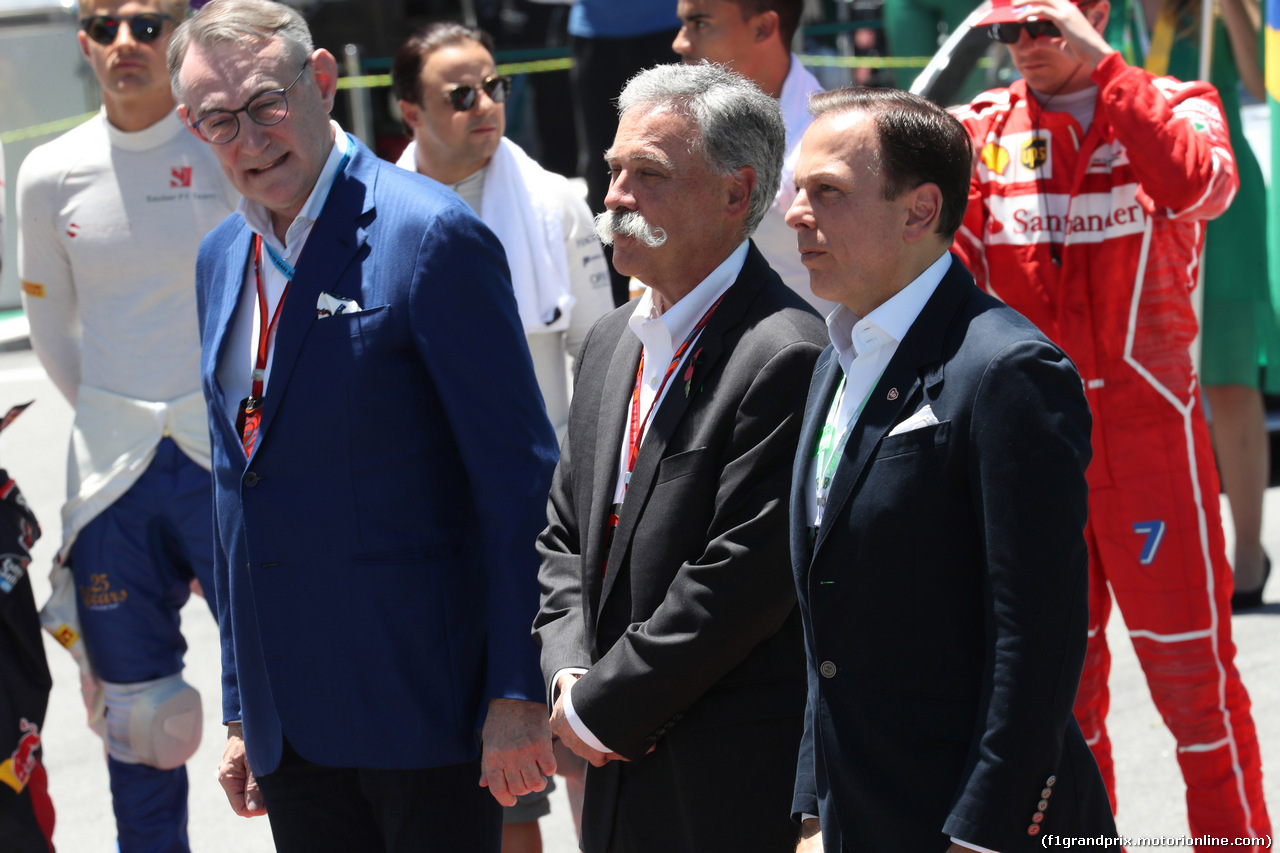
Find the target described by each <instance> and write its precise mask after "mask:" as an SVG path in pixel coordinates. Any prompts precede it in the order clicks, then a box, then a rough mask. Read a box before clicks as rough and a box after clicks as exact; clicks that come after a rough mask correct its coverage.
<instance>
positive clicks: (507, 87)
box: [444, 74, 511, 113]
mask: <svg viewBox="0 0 1280 853" xmlns="http://www.w3.org/2000/svg"><path fill="white" fill-rule="evenodd" d="M481 89H483V90H484V93H485V94H486V95H488V96H489V97H490V98H491V99H492V100H493V102H494V103H495V104H501V103H503V102H504V101H506V99H507V93H508V92H510V91H511V78H509V77H499V76H497V75H496V74H495V75H494V76H492V77H486V78H485V80H484V82H483V83H477V84H476V85H474V86H467V85H465V84H464V85H461V86H454V87H453V88H452V89H450V90H449V91H448V92H446V93H445V95H444V96H445V99H446V100H448V101H449V103H450V104H451V105H452V106H453V108H454V109H455V110H457V111H458V112H460V113H465V112H466V111H467V110H469V109H471V108H472V107H474V106H475V105H476V101H477V100H478V99H479V97H480V96H479V95H477V94H476V93H477V92H479V91H480V90H481Z"/></svg>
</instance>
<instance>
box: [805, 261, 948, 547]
mask: <svg viewBox="0 0 1280 853" xmlns="http://www.w3.org/2000/svg"><path fill="white" fill-rule="evenodd" d="M950 267H951V255H950V253H947V252H944V253H943V254H942V257H940V258H938V260H936V261H934V262H933V264H931V265H930V266H929V268H928V269H926V270H925V271H924V272H922V273H921V274H920V275H919V276H917V277H916V279H915V281H913V282H911V283H910V284H908V285H907V286H906V287H904V288H902V290H899V291H898V292H897V293H895V294H894V295H893V296H891V297H890V298H889V299H888V300H886V301H885V302H884V303H882V304H881V305H880V306H879V307H877V308H875V309H874V310H872V311H871V313H869V314H867V316H865V317H859V316H858V315H857V314H854V313H853V312H852V311H850V310H849V309H848V308H846V307H844V306H843V305H840V306H838V307H837V308H836V309H835V310H834V311H832V312H831V314H830V316H828V317H827V333H828V334H829V335H830V336H831V344H832V346H834V347H835V349H836V357H837V358H838V360H839V362H840V369H841V370H843V371H844V375H845V381H844V392H843V393H842V394H839V395H838V396H837V399H836V400H835V401H834V402H835V406H834V408H835V416H834V418H833V417H831V414H830V413H828V416H827V422H828V423H829V424H830V425H831V426H832V428H833V430H834V432H833V433H832V436H831V444H832V447H834V448H839V449H840V450H841V451H843V449H844V448H843V442H844V439H845V437H846V436H847V435H848V433H849V430H850V429H852V428H853V425H854V424H855V423H856V422H857V420H858V415H859V414H861V413H862V408H863V406H864V405H865V404H866V402H867V399H868V397H869V396H870V395H871V392H872V391H873V390H875V386H876V383H877V382H878V381H879V380H880V375H881V374H882V373H884V369H885V368H886V367H888V366H889V361H890V360H891V359H892V358H893V354H894V353H896V352H897V351H898V344H899V343H901V342H902V339H903V337H904V336H905V335H906V334H907V330H908V329H910V328H911V324H912V323H914V322H915V321H916V318H917V317H919V316H920V311H921V310H922V309H923V308H924V306H925V303H926V302H928V301H929V297H930V296H932V295H933V292H934V291H935V290H936V289H937V288H938V283H939V282H940V281H942V277H943V276H944V275H946V272H947V270H948V269H950ZM820 464H821V463H820V461H819V458H818V454H817V453H816V452H815V453H814V457H813V462H812V464H811V465H810V466H809V484H810V486H809V488H806V489H805V496H804V498H805V514H806V518H807V521H808V524H809V526H810V527H817V526H818V525H820V524H821V523H822V506H821V501H820V498H825V492H826V490H825V489H821V486H820V481H819V477H820V476H821V473H822V472H821V471H820V470H819V465H820ZM838 464H839V461H838V459H837V460H836V462H835V463H834V464H833V465H832V466H830V467H832V469H834V468H835V467H836V466H837V465H838ZM829 485H830V484H828V486H829ZM820 491H822V492H823V494H821V495H820V494H819V492H820Z"/></svg>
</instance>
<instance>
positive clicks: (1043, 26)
mask: <svg viewBox="0 0 1280 853" xmlns="http://www.w3.org/2000/svg"><path fill="white" fill-rule="evenodd" d="M1092 5H1093V3H1080V4H1079V5H1078V7H1077V8H1079V9H1087V8H1089V7H1090V6H1092ZM1024 29H1025V30H1026V31H1027V35H1028V36H1030V37H1031V40H1032V41H1035V40H1036V39H1038V38H1040V37H1041V36H1047V37H1048V38H1051V39H1056V38H1061V37H1062V30H1060V29H1058V25H1057V24H1055V23H1054V22H1053V21H1049V20H1043V19H1042V20H1039V21H1010V22H1007V23H1003V24H992V25H991V26H990V27H988V28H987V36H988V37H989V38H990V39H991V40H993V41H998V42H1000V43H1001V44H1017V43H1018V39H1020V38H1022V31H1023V30H1024Z"/></svg>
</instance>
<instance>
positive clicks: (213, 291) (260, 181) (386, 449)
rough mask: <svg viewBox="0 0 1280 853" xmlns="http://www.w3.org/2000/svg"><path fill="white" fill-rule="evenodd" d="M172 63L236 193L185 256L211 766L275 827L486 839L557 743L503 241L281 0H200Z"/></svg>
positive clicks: (328, 840)
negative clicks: (342, 85) (337, 102)
mask: <svg viewBox="0 0 1280 853" xmlns="http://www.w3.org/2000/svg"><path fill="white" fill-rule="evenodd" d="M169 68H170V72H171V77H172V82H173V86H174V93H175V96H176V98H177V100H178V103H179V107H178V113H179V115H180V116H181V117H182V119H183V120H184V121H185V122H186V123H187V125H188V127H189V128H190V130H191V133H192V134H193V136H195V137H198V138H200V139H202V140H204V142H205V143H207V144H208V145H209V147H210V148H211V150H212V151H213V152H214V153H215V155H216V156H217V158H218V160H219V162H220V163H221V164H222V167H223V169H224V171H225V172H226V174H227V175H228V177H230V179H231V180H232V182H233V183H234V184H235V185H236V187H237V188H238V189H240V190H241V192H242V193H243V196H244V200H243V201H242V203H241V205H240V208H239V210H238V214H237V215H235V216H232V217H230V218H228V219H227V220H226V221H225V222H223V223H222V224H221V225H219V226H218V227H217V228H216V229H215V230H214V231H213V232H212V233H211V234H210V235H209V237H208V238H207V239H206V240H205V242H204V244H203V246H202V247H201V251H200V256H199V260H198V265H197V270H196V289H197V294H198V299H199V305H200V329H201V339H202V342H203V344H204V351H203V363H202V374H203V381H204V389H205V394H206V397H207V399H208V402H209V431H210V433H211V438H212V445H213V459H214V466H213V468H214V513H213V520H214V529H215V531H216V535H215V541H214V576H215V579H216V585H217V593H218V594H217V600H218V617H219V618H218V622H219V630H220V633H221V640H222V653H223V717H222V719H223V721H224V722H225V723H227V735H228V737H227V743H226V747H225V750H224V753H223V760H222V763H221V765H220V767H219V780H220V782H221V784H222V786H223V788H224V790H225V791H226V794H227V798H228V800H229V801H230V804H231V807H232V809H233V810H235V811H236V812H237V813H238V814H241V815H245V816H251V815H260V814H262V813H263V812H264V811H265V813H266V814H267V815H268V816H269V819H270V821H271V829H272V834H273V836H274V838H275V843H276V846H277V849H279V850H281V851H299V853H324V851H335V853H336V851H343V853H346V851H356V850H359V851H371V850H380V851H421V850H466V851H490V853H496V851H497V850H498V849H499V846H500V843H501V821H502V815H501V810H500V808H499V803H501V804H503V805H510V804H512V803H514V802H515V797H516V796H517V795H520V794H524V793H527V792H528V791H530V790H534V789H538V788H542V787H543V786H544V785H545V777H544V774H546V773H552V772H554V770H555V761H554V759H553V758H552V754H551V738H550V733H549V729H548V725H547V716H546V706H545V704H544V702H543V700H542V691H541V684H540V681H539V678H538V650H537V647H536V645H535V644H534V642H533V640H532V638H531V637H530V636H529V625H530V624H531V622H532V620H533V616H534V613H535V612H536V610H537V596H538V589H537V563H538V558H537V554H536V551H535V550H534V541H535V539H536V537H537V531H538V530H539V529H540V527H541V519H543V518H545V515H544V513H545V505H546V495H547V491H548V489H549V486H550V477H551V470H552V467H553V465H554V461H555V458H556V447H555V434H554V432H553V430H552V429H551V425H550V423H549V422H548V421H547V417H546V414H545V411H544V409H543V405H542V400H541V398H540V397H539V395H538V389H537V383H536V380H535V378H534V372H533V365H532V362H531V360H530V358H529V351H528V348H527V347H526V345H525V342H524V336H523V334H522V330H521V324H520V319H519V314H518V311H517V306H516V300H515V299H514V298H513V296H512V290H511V281H510V276H509V274H508V271H507V264H506V261H505V259H504V256H503V251H502V247H501V246H500V245H499V244H498V241H497V240H496V239H495V238H494V236H493V234H492V233H491V232H490V231H489V230H488V229H487V228H486V227H485V226H484V225H483V224H482V223H481V222H480V221H479V220H478V219H477V218H476V217H475V215H474V214H472V212H471V211H470V210H469V209H468V208H467V207H466V205H465V204H463V202H462V201H461V200H460V199H459V198H458V197H457V196H456V195H455V194H454V193H452V192H449V191H447V190H446V189H445V188H444V187H442V186H441V185H440V184H438V183H436V182H434V181H430V180H428V179H426V178H424V177H422V176H419V175H415V174H412V173H410V172H408V171H406V170H404V169H398V168H396V167H394V166H393V165H391V164H390V163H385V162H383V161H381V160H379V159H378V158H377V157H376V156H375V155H374V154H373V152H371V151H370V150H369V149H368V148H366V147H365V146H364V145H363V144H361V143H360V142H359V141H358V140H356V139H354V138H353V137H350V136H348V135H347V134H346V133H344V132H343V131H342V130H341V128H339V127H338V126H337V125H336V124H335V123H333V122H332V121H331V120H330V118H329V111H330V110H331V108H332V107H333V102H334V97H335V93H336V90H337V62H336V61H335V59H334V57H333V55H332V54H330V53H329V52H328V51H327V50H323V49H316V48H315V47H314V45H313V43H312V39H311V34H310V32H309V31H308V29H307V25H306V22H305V21H304V20H303V19H302V17H301V16H300V15H299V14H298V13H297V12H296V11H295V10H293V9H291V8H290V7H288V6H284V5H282V4H278V3H274V2H270V0H213V2H211V3H209V4H208V5H207V6H205V7H203V8H202V9H201V10H200V11H199V12H197V13H196V14H195V15H194V16H193V17H192V18H190V19H189V20H188V21H186V22H185V23H184V24H183V25H182V26H181V27H180V28H179V29H178V31H177V33H176V34H175V36H174V38H173V42H172V43H171V44H170V47H169ZM481 786H487V787H488V789H489V790H488V791H486V790H484V788H483V787H481Z"/></svg>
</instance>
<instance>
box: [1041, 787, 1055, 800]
mask: <svg viewBox="0 0 1280 853" xmlns="http://www.w3.org/2000/svg"><path fill="white" fill-rule="evenodd" d="M1051 794H1053V791H1051V790H1049V789H1048V788H1045V789H1044V790H1043V791H1041V792H1040V799H1042V800H1047V799H1049V797H1050V795H1051Z"/></svg>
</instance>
